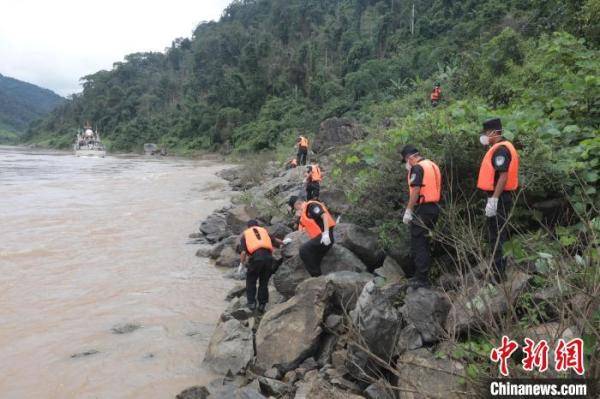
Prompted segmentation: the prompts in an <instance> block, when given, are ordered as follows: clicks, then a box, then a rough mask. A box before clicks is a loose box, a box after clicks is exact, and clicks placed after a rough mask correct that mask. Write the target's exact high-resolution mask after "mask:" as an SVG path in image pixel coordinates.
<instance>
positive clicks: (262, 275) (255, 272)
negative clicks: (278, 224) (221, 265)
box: [238, 220, 291, 313]
mask: <svg viewBox="0 0 600 399" xmlns="http://www.w3.org/2000/svg"><path fill="white" fill-rule="evenodd" d="M290 241H291V240H289V239H288V240H283V241H282V240H280V239H278V238H276V237H271V236H270V235H269V232H268V231H267V230H266V229H265V228H264V227H260V226H259V224H258V222H257V221H256V220H250V221H248V223H247V229H246V230H244V232H243V233H242V236H241V237H240V248H241V253H240V265H239V268H238V270H241V269H243V267H244V265H246V268H247V272H246V298H247V299H248V309H250V310H252V311H253V310H255V309H256V300H257V299H258V311H259V312H261V313H262V312H264V311H265V307H266V306H267V303H268V302H269V288H268V287H269V279H270V278H271V273H272V266H273V249H274V248H273V242H275V243H276V244H277V245H286V244H288V243H289V242H290ZM257 281H258V295H257V292H256V282H257Z"/></svg>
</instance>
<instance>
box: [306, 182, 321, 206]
mask: <svg viewBox="0 0 600 399" xmlns="http://www.w3.org/2000/svg"><path fill="white" fill-rule="evenodd" d="M320 191H321V184H320V183H319V182H318V181H311V182H308V183H306V200H307V201H310V200H313V199H318V198H319V192H320Z"/></svg>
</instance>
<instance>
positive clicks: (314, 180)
mask: <svg viewBox="0 0 600 399" xmlns="http://www.w3.org/2000/svg"><path fill="white" fill-rule="evenodd" d="M322 180H323V174H322V172H321V168H320V167H319V165H318V164H317V163H314V162H313V163H311V164H310V165H308V166H307V167H306V173H305V175H304V184H305V185H306V199H307V200H308V201H310V200H318V199H319V193H320V191H321V181H322Z"/></svg>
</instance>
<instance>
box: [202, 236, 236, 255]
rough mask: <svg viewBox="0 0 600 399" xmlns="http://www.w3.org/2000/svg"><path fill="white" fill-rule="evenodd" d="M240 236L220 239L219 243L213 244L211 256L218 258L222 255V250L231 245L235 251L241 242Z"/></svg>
mask: <svg viewBox="0 0 600 399" xmlns="http://www.w3.org/2000/svg"><path fill="white" fill-rule="evenodd" d="M239 238H240V237H239V236H229V237H227V238H224V239H223V240H221V241H219V242H218V243H217V244H215V245H213V247H212V250H211V251H210V254H209V256H210V258H211V259H217V258H218V257H219V256H221V252H223V250H224V249H225V248H226V247H231V248H233V250H234V251H235V250H236V249H237V248H236V247H237V245H238V243H239ZM236 252H237V251H236Z"/></svg>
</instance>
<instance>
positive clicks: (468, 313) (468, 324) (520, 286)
mask: <svg viewBox="0 0 600 399" xmlns="http://www.w3.org/2000/svg"><path fill="white" fill-rule="evenodd" d="M530 279H531V275H529V274H527V273H523V272H521V271H519V270H511V271H510V272H509V273H508V278H507V281H506V282H504V283H503V284H500V285H492V284H479V285H473V286H472V287H468V288H467V289H466V290H463V291H459V292H453V293H450V294H449V298H450V303H452V306H451V308H450V312H449V314H448V318H447V319H446V330H447V331H448V332H450V333H452V334H460V333H464V332H467V331H468V330H469V329H480V328H483V329H484V328H485V326H486V325H489V323H490V322H491V321H492V320H493V319H495V318H497V317H499V316H501V315H504V314H506V313H507V312H508V310H509V309H510V308H511V306H512V305H513V304H514V302H515V300H516V299H517V298H518V297H519V295H521V293H523V291H524V290H525V289H526V288H527V285H528V282H529V280H530Z"/></svg>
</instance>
